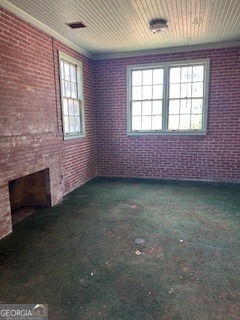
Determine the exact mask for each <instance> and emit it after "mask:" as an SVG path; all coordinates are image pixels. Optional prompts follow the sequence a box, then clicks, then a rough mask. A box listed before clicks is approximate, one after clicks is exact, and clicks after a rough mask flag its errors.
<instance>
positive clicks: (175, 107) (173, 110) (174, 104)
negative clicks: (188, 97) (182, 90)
mask: <svg viewBox="0 0 240 320" xmlns="http://www.w3.org/2000/svg"><path fill="white" fill-rule="evenodd" d="M179 108H180V100H170V101H169V114H179V112H180V109H179Z"/></svg>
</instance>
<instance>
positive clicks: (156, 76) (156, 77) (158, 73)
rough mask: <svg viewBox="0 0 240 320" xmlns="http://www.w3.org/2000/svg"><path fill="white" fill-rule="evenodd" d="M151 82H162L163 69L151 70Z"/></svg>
mask: <svg viewBox="0 0 240 320" xmlns="http://www.w3.org/2000/svg"><path fill="white" fill-rule="evenodd" d="M153 84H163V69H155V70H153Z"/></svg>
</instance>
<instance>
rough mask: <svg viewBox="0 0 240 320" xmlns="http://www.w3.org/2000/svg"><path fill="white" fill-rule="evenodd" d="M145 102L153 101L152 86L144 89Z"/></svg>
mask: <svg viewBox="0 0 240 320" xmlns="http://www.w3.org/2000/svg"><path fill="white" fill-rule="evenodd" d="M142 98H143V100H145V99H152V86H144V87H143V97H142Z"/></svg>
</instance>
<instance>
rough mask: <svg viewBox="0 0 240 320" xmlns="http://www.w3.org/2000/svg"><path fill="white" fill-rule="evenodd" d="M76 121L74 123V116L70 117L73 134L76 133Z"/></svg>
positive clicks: (70, 128) (70, 127)
mask: <svg viewBox="0 0 240 320" xmlns="http://www.w3.org/2000/svg"><path fill="white" fill-rule="evenodd" d="M74 129H75V121H74V116H69V130H70V132H71V133H74V132H75V130H74Z"/></svg>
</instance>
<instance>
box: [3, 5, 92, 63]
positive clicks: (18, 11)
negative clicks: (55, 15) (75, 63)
mask: <svg viewBox="0 0 240 320" xmlns="http://www.w3.org/2000/svg"><path fill="white" fill-rule="evenodd" d="M0 6H2V7H3V8H4V9H6V10H8V11H10V12H12V13H14V14H15V15H16V16H18V17H19V18H21V19H23V20H24V21H26V22H29V23H31V24H32V25H33V26H35V27H37V28H39V29H40V30H42V31H44V32H45V33H47V34H48V35H50V36H52V37H54V38H55V39H57V40H59V41H61V42H62V43H63V44H66V45H67V46H69V47H70V48H72V49H74V50H76V51H77V52H78V53H81V54H82V55H84V56H86V57H88V58H90V59H93V56H92V55H91V54H90V53H89V52H87V51H85V50H84V49H82V48H81V47H79V46H78V45H76V44H75V43H73V42H72V41H69V40H68V39H67V38H65V37H63V36H62V35H61V34H59V33H58V32H56V31H54V30H53V29H51V28H49V27H48V26H46V25H45V24H44V23H42V22H40V21H38V20H37V19H35V18H33V17H32V16H31V15H29V14H28V13H26V12H24V11H23V10H21V9H19V8H18V7H17V6H15V5H14V4H12V3H10V2H8V1H7V0H0Z"/></svg>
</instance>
